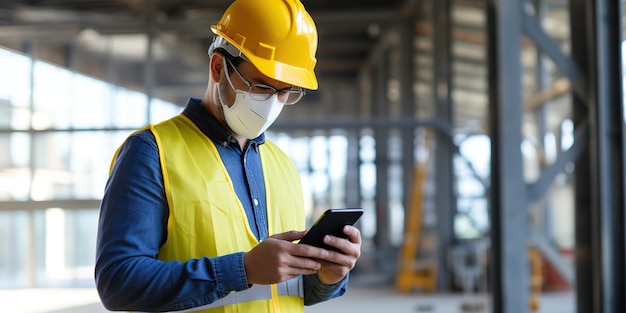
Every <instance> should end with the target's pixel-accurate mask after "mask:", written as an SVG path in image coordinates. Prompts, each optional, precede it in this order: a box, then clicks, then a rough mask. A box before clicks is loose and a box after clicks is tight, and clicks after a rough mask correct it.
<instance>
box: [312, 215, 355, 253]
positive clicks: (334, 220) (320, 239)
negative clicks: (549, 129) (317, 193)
mask: <svg viewBox="0 0 626 313" xmlns="http://www.w3.org/2000/svg"><path fill="white" fill-rule="evenodd" d="M361 215H363V209H360V208H349V209H330V210H326V211H325V212H324V213H323V214H322V215H321V216H320V217H319V218H318V219H317V221H315V223H314V224H313V226H311V228H310V229H309V231H308V232H307V233H306V234H305V235H304V237H302V239H300V243H303V244H307V245H311V246H316V247H319V248H324V249H327V250H333V251H337V249H336V248H335V247H331V246H328V245H326V244H325V243H324V236H325V235H332V236H336V237H339V238H348V236H346V234H344V233H343V227H344V226H345V225H354V223H356V221H357V220H358V219H359V218H360V217H361Z"/></svg>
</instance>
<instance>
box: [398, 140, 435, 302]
mask: <svg viewBox="0 0 626 313" xmlns="http://www.w3.org/2000/svg"><path fill="white" fill-rule="evenodd" d="M424 148H425V149H426V151H427V155H428V157H426V158H425V159H424V160H421V162H418V163H417V166H416V167H415V170H414V172H413V192H412V195H411V203H410V207H409V211H408V213H407V214H406V220H405V229H404V241H403V242H402V245H401V247H400V257H399V261H398V268H397V271H396V280H395V283H396V289H398V290H399V291H400V292H404V293H407V292H409V291H410V290H411V289H413V288H419V289H422V290H426V291H430V292H434V291H435V290H436V288H437V268H436V263H435V262H428V261H425V260H418V259H417V252H418V251H417V250H418V245H419V243H420V239H421V231H422V220H423V214H422V213H423V212H422V202H423V201H422V200H423V198H424V197H423V196H424V182H425V180H426V174H427V170H428V162H429V159H430V149H429V148H430V135H429V132H427V133H426V135H425V136H424Z"/></svg>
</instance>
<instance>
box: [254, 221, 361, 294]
mask: <svg viewBox="0 0 626 313" xmlns="http://www.w3.org/2000/svg"><path fill="white" fill-rule="evenodd" d="M305 233H306V231H295V230H292V231H288V232H285V233H280V234H276V235H273V236H270V237H268V238H266V239H265V240H263V241H262V242H261V243H259V245H258V246H256V247H254V248H253V249H252V250H250V251H248V252H247V253H245V254H244V256H243V263H244V267H245V269H246V276H247V279H248V284H264V285H267V284H275V283H279V282H283V281H286V280H289V279H292V278H295V277H297V276H299V275H309V274H315V273H316V272H317V271H318V270H319V269H320V268H321V267H322V265H321V264H320V261H318V260H325V259H327V258H329V254H330V253H331V252H329V251H327V250H325V249H320V248H316V247H313V246H309V245H299V244H295V243H293V242H292V241H294V240H298V239H300V238H302V236H304V234H305ZM359 246H360V236H359Z"/></svg>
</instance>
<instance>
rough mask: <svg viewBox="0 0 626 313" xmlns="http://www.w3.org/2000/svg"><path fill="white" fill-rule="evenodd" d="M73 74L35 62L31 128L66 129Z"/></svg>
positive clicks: (71, 98)
mask: <svg viewBox="0 0 626 313" xmlns="http://www.w3.org/2000/svg"><path fill="white" fill-rule="evenodd" d="M73 76H74V75H73V74H72V73H71V72H70V71H68V70H64V69H62V68H60V67H57V66H54V65H51V64H48V63H45V62H41V61H37V62H35V89H34V93H33V96H34V109H35V111H34V112H33V125H32V126H33V128H34V129H48V128H67V127H68V126H69V117H70V116H71V113H72V109H73V108H72V105H71V104H72V100H73V92H72V83H73V80H74V79H73Z"/></svg>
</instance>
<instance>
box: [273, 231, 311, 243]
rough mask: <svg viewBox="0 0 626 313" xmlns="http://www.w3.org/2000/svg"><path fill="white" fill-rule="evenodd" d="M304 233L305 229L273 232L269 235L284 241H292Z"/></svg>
mask: <svg viewBox="0 0 626 313" xmlns="http://www.w3.org/2000/svg"><path fill="white" fill-rule="evenodd" d="M305 233H306V231H305V230H302V231H298V230H290V231H288V232H284V233H279V234H274V235H272V236H270V238H273V239H280V240H286V241H294V240H298V239H300V238H302V236H304V234H305Z"/></svg>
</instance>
